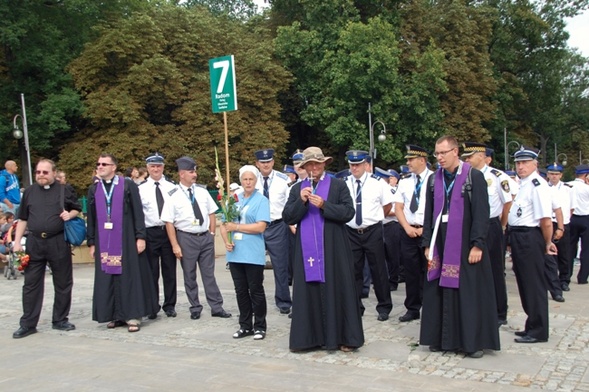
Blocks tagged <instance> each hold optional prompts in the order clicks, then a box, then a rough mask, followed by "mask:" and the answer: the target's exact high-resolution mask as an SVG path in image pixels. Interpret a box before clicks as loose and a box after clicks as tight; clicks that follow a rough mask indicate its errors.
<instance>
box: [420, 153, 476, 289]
mask: <svg viewBox="0 0 589 392" xmlns="http://www.w3.org/2000/svg"><path fill="white" fill-rule="evenodd" d="M469 171H470V165H469V164H468V163H463V162H461V166H460V167H459V169H458V173H456V177H455V180H454V186H453V188H452V195H451V196H450V209H451V211H452V212H451V213H449V214H448V226H447V230H446V241H445V242H444V254H443V255H442V256H441V257H440V254H439V252H438V246H437V241H435V242H434V243H435V244H436V245H435V246H434V255H433V258H432V260H431V261H430V262H429V264H428V266H427V280H428V281H432V280H434V279H437V278H440V286H442V287H449V288H455V289H457V288H458V286H459V283H460V261H461V259H462V226H463V218H464V198H463V197H462V187H463V186H464V184H465V183H466V179H467V178H468V172H469ZM434 180H435V183H434V220H437V219H438V216H439V215H440V214H441V213H442V211H443V210H444V203H445V200H446V192H445V190H444V169H439V170H438V171H437V172H436V173H435V178H434ZM450 209H449V210H450Z"/></svg>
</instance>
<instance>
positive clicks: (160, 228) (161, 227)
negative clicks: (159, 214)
mask: <svg viewBox="0 0 589 392" xmlns="http://www.w3.org/2000/svg"><path fill="white" fill-rule="evenodd" d="M150 229H151V230H154V229H155V230H166V226H165V225H163V226H151V227H148V228H147V230H150Z"/></svg>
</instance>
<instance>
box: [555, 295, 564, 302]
mask: <svg viewBox="0 0 589 392" xmlns="http://www.w3.org/2000/svg"><path fill="white" fill-rule="evenodd" d="M552 299H553V300H555V301H556V302H564V297H563V296H562V295H560V294H558V295H555V296H553V297H552Z"/></svg>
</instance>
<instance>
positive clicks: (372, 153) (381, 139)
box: [368, 102, 387, 172]
mask: <svg viewBox="0 0 589 392" xmlns="http://www.w3.org/2000/svg"><path fill="white" fill-rule="evenodd" d="M376 124H380V125H381V126H382V130H381V131H380V135H378V141H379V142H381V143H382V142H384V141H385V140H386V139H387V136H386V133H387V128H386V126H385V125H384V123H383V122H382V121H380V120H375V121H374V122H372V111H371V106H370V102H368V132H369V137H370V149H369V150H370V151H369V154H370V158H371V159H372V162H373V163H372V171H373V172H374V160H375V159H376V148H374V126H375V125H376Z"/></svg>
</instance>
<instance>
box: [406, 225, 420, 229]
mask: <svg viewBox="0 0 589 392" xmlns="http://www.w3.org/2000/svg"><path fill="white" fill-rule="evenodd" d="M409 226H411V227H415V228H416V229H421V228H423V225H409Z"/></svg>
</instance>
